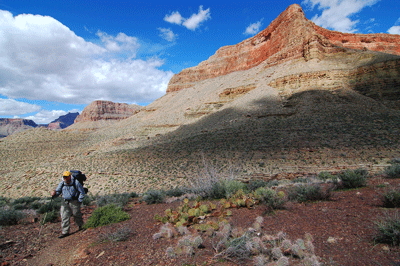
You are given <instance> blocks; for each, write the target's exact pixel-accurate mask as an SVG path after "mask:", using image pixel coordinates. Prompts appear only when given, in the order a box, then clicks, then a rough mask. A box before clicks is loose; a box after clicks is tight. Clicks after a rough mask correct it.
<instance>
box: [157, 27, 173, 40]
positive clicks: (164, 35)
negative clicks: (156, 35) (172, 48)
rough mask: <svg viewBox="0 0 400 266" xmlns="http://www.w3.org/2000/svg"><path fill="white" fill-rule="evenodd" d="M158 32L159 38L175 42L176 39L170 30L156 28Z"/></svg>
mask: <svg viewBox="0 0 400 266" xmlns="http://www.w3.org/2000/svg"><path fill="white" fill-rule="evenodd" d="M158 30H159V31H160V36H161V37H162V38H163V39H165V40H167V41H169V42H173V41H175V40H176V38H177V37H178V35H177V34H175V33H174V32H173V31H172V30H171V29H166V28H158Z"/></svg>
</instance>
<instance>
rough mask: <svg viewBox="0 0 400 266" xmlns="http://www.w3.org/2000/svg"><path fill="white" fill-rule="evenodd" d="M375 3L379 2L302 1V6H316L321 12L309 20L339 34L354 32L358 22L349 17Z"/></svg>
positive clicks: (369, 0) (352, 0)
mask: <svg viewBox="0 0 400 266" xmlns="http://www.w3.org/2000/svg"><path fill="white" fill-rule="evenodd" d="M377 2H379V0H304V1H303V2H302V4H305V5H310V6H311V8H314V7H315V6H318V9H319V10H321V11H322V13H321V14H320V15H318V14H317V15H315V16H314V17H313V18H312V19H311V20H312V21H313V22H314V23H315V24H317V25H319V26H321V27H323V28H328V29H332V30H336V31H341V32H356V31H357V29H356V25H357V23H358V22H359V20H352V18H351V17H352V16H353V15H354V14H357V13H359V12H360V11H361V10H362V9H363V8H365V7H369V6H373V5H374V4H376V3H377Z"/></svg>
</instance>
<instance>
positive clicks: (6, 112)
mask: <svg viewBox="0 0 400 266" xmlns="http://www.w3.org/2000/svg"><path fill="white" fill-rule="evenodd" d="M40 109H41V107H40V106H39V105H36V104H29V103H24V102H19V101H16V100H13V99H0V116H16V115H22V114H26V113H33V112H37V111H39V110H40Z"/></svg>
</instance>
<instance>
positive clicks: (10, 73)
mask: <svg viewBox="0 0 400 266" xmlns="http://www.w3.org/2000/svg"><path fill="white" fill-rule="evenodd" d="M0 25H1V27H0V62H1V64H0V77H1V81H0V94H1V95H3V96H7V97H8V98H10V99H18V98H25V99H30V100H45V101H51V102H61V103H70V104H89V103H91V102H92V101H94V100H97V99H104V100H110V101H114V102H126V103H133V102H152V101H154V100H155V99H157V98H159V97H161V96H162V95H164V94H165V91H166V89H167V85H168V81H169V79H170V78H171V77H172V75H173V73H172V72H170V71H162V70H160V69H159V68H160V67H161V66H162V65H163V63H164V62H163V60H161V59H158V58H154V57H153V58H150V59H146V60H142V59H136V58H135V57H136V55H137V51H138V49H139V41H138V39H137V38H135V37H131V36H127V35H126V34H124V33H119V34H118V35H117V36H111V35H108V34H107V33H104V32H101V31H98V32H97V36H98V37H99V39H100V41H101V43H100V44H99V45H96V44H94V43H92V42H87V41H85V40H84V39H83V38H81V37H79V36H77V35H75V33H74V32H72V31H71V30H70V29H69V28H68V27H66V26H64V25H63V24H61V23H60V22H59V21H57V20H55V19H53V18H51V17H47V16H40V15H29V14H23V15H18V16H16V17H13V15H12V14H11V13H10V12H8V11H2V10H0ZM3 109H4V108H3ZM10 112H11V110H10ZM13 113H15V112H13Z"/></svg>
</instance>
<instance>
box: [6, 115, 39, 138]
mask: <svg viewBox="0 0 400 266" xmlns="http://www.w3.org/2000/svg"><path fill="white" fill-rule="evenodd" d="M36 127H38V125H37V124H36V123H35V122H34V121H32V120H28V119H22V118H16V119H10V118H0V138H1V137H7V136H8V135H11V134H14V133H17V132H22V131H24V130H27V129H32V128H36Z"/></svg>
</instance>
